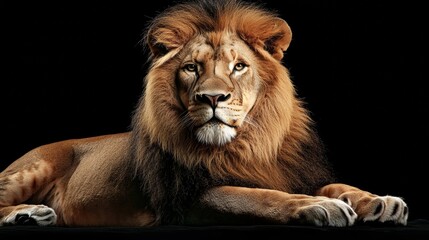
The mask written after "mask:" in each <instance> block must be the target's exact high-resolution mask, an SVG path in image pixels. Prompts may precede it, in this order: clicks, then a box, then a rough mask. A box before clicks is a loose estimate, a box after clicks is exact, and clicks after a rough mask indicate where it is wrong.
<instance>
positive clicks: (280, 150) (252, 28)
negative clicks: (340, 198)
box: [130, 0, 332, 223]
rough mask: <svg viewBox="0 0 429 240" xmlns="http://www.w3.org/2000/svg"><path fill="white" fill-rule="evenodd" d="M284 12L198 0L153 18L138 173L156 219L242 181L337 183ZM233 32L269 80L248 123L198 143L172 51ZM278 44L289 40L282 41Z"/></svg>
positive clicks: (286, 186) (136, 126)
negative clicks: (293, 59)
mask: <svg viewBox="0 0 429 240" xmlns="http://www.w3.org/2000/svg"><path fill="white" fill-rule="evenodd" d="M276 21H278V17H277V16H276V14H275V13H274V12H272V11H268V10H266V9H264V8H262V7H260V6H256V5H253V4H250V5H249V4H244V3H243V2H239V1H234V0H233V1H195V2H188V3H182V4H179V5H175V6H173V7H170V8H169V9H168V10H167V11H165V12H163V13H162V14H160V15H159V16H157V17H155V18H154V19H153V20H152V22H151V24H150V25H149V26H148V29H147V35H145V38H144V42H145V43H146V44H147V46H148V47H149V49H150V54H151V56H150V60H151V65H150V67H149V69H148V74H147V76H146V78H145V92H144V94H143V95H142V97H141V99H140V102H139V104H138V106H137V108H136V110H135V113H134V117H133V125H132V132H133V138H132V141H133V142H132V146H133V154H134V156H133V157H132V159H133V162H132V163H130V166H132V169H130V171H135V173H136V177H137V181H141V187H142V190H143V191H144V192H146V193H147V196H148V198H149V200H150V201H151V204H152V207H153V209H154V210H155V211H156V212H157V213H158V214H157V215H158V219H157V221H161V222H167V223H171V222H177V221H181V220H182V218H181V217H182V214H183V212H184V211H185V210H186V209H187V207H190V206H191V204H192V203H193V201H192V199H194V198H196V197H198V195H199V194H200V193H201V192H202V191H204V189H206V188H208V187H211V186H216V185H226V184H227V185H240V186H250V187H261V188H269V189H277V190H282V191H287V192H295V193H312V191H313V190H314V189H315V188H317V187H320V186H321V185H323V184H326V183H327V182H330V181H332V178H331V175H330V171H329V167H328V166H327V164H326V162H325V161H324V152H323V147H322V144H321V143H320V141H319V138H318V136H317V135H316V133H315V131H314V130H313V122H312V120H311V119H310V117H309V114H308V112H307V111H306V109H305V108H304V106H303V102H302V101H301V100H300V99H299V98H298V97H297V95H296V92H295V89H294V86H293V84H292V82H291V79H290V77H289V72H288V70H287V69H286V68H285V67H284V66H283V65H282V63H281V59H282V57H283V51H285V50H286V49H285V48H287V45H288V42H279V41H284V39H286V40H288V41H290V38H291V36H284V34H289V35H290V31H288V29H277V28H273V27H272V25H273V23H275V22H276ZM225 29H228V30H229V31H231V32H236V33H238V35H239V36H240V37H241V38H242V39H243V40H244V41H245V42H246V43H247V44H248V45H249V46H250V47H251V49H252V50H253V51H254V54H255V56H256V57H257V59H258V62H259V66H257V68H258V72H259V74H260V77H261V79H264V83H263V85H262V88H261V90H260V93H259V96H258V99H257V101H256V103H255V104H254V107H253V109H252V110H251V111H250V112H249V114H248V116H247V118H248V120H249V121H248V122H249V123H247V124H243V126H241V127H240V128H238V129H237V136H236V137H235V139H233V140H232V141H231V142H230V143H227V144H225V145H223V146H211V145H205V144H202V143H200V142H198V141H197V139H196V138H195V136H194V135H193V133H192V131H191V130H190V129H189V128H187V125H186V124H185V121H186V118H185V117H184V116H186V114H185V112H186V109H184V108H183V106H182V105H181V104H180V101H179V100H178V97H177V88H176V86H175V78H176V73H177V70H178V68H179V63H178V61H176V60H175V57H176V56H177V55H178V53H179V52H180V50H181V48H182V46H183V45H184V44H185V43H187V42H188V41H189V40H190V39H191V38H193V37H194V36H195V35H197V34H199V33H201V32H219V33H220V32H222V31H224V30H225ZM276 46H283V48H279V47H276Z"/></svg>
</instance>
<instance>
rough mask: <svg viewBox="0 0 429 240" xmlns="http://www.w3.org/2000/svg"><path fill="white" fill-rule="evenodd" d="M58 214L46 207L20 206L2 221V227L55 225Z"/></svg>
mask: <svg viewBox="0 0 429 240" xmlns="http://www.w3.org/2000/svg"><path fill="white" fill-rule="evenodd" d="M56 222H57V214H56V213H55V211H54V209H52V208H50V207H47V206H45V205H20V206H17V207H16V209H14V210H13V211H11V212H10V213H9V214H8V215H7V216H6V217H5V218H4V219H3V221H2V225H39V226H48V225H54V224H55V223H56Z"/></svg>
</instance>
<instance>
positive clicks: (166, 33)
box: [146, 27, 180, 57]
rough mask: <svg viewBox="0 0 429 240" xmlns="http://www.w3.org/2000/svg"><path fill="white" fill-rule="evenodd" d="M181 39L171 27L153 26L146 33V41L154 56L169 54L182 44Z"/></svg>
mask: <svg viewBox="0 0 429 240" xmlns="http://www.w3.org/2000/svg"><path fill="white" fill-rule="evenodd" d="M178 40H179V39H178V38H177V36H176V35H175V34H174V33H173V31H172V30H171V29H167V28H158V27H152V28H150V29H149V30H148V32H147V35H146V41H147V42H146V43H147V45H148V46H149V49H150V51H151V53H152V54H153V56H154V57H159V56H163V55H165V54H167V53H168V52H169V51H170V50H172V49H174V48H177V47H178V46H180V43H179V41H178Z"/></svg>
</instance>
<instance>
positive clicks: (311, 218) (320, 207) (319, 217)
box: [298, 198, 357, 227]
mask: <svg viewBox="0 0 429 240" xmlns="http://www.w3.org/2000/svg"><path fill="white" fill-rule="evenodd" d="M298 215H299V216H298V221H299V222H301V223H307V224H313V225H316V226H333V227H344V226H351V225H353V224H354V222H355V220H356V218H357V214H356V213H355V212H354V211H353V209H352V208H351V207H350V206H349V205H348V204H347V203H345V202H343V201H341V200H338V199H330V198H326V199H325V198H323V199H322V200H321V201H318V202H316V203H313V204H311V205H307V206H304V207H301V208H300V209H299V212H298Z"/></svg>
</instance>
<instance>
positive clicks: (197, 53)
mask: <svg viewBox="0 0 429 240" xmlns="http://www.w3.org/2000/svg"><path fill="white" fill-rule="evenodd" d="M218 38H219V39H217V38H214V37H213V36H212V35H210V34H207V35H202V36H198V37H197V38H195V39H194V41H191V44H190V49H189V52H188V55H187V58H190V59H186V60H189V61H195V62H207V61H211V60H212V61H223V62H225V63H226V64H227V65H230V63H232V62H236V61H241V60H243V59H244V60H247V59H249V58H250V55H251V54H252V53H251V51H249V49H248V47H247V45H246V44H245V43H244V42H243V41H242V40H240V39H237V38H236V37H233V36H230V35H229V34H222V35H220V37H218Z"/></svg>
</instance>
